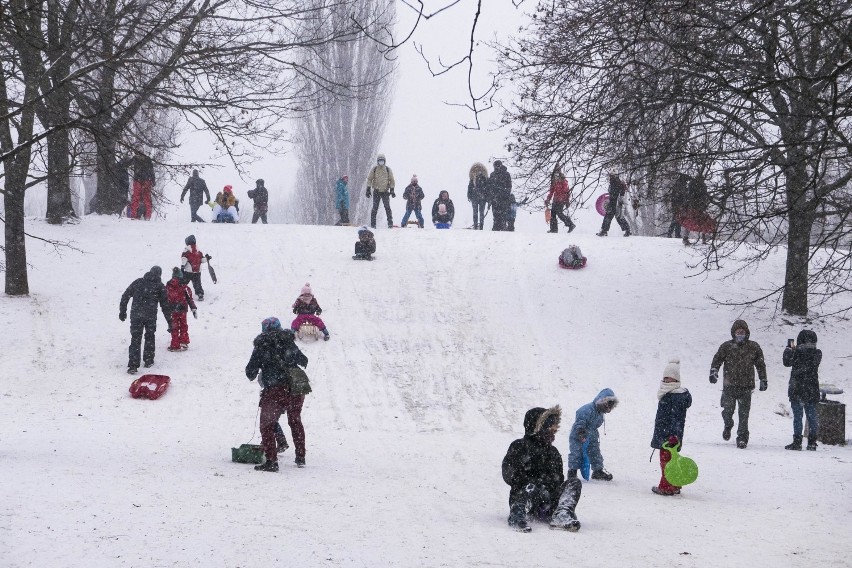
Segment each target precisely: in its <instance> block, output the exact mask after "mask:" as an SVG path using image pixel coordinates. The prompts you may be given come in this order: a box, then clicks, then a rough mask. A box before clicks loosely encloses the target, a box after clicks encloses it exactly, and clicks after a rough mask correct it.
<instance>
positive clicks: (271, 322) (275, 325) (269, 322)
mask: <svg viewBox="0 0 852 568" xmlns="http://www.w3.org/2000/svg"><path fill="white" fill-rule="evenodd" d="M274 329H281V322H280V321H279V320H278V318H276V317H269V318H266V319H265V320H263V321H262V322H260V330H261V331H263V332H267V331H272V330H274Z"/></svg>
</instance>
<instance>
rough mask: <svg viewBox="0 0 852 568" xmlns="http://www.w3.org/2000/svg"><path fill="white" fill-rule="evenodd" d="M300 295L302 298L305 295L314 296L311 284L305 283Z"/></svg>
mask: <svg viewBox="0 0 852 568" xmlns="http://www.w3.org/2000/svg"><path fill="white" fill-rule="evenodd" d="M301 295H302V296H305V295H310V296H313V295H314V293H313V292H312V291H311V283H310V282H305V285H304V286H302V292H301Z"/></svg>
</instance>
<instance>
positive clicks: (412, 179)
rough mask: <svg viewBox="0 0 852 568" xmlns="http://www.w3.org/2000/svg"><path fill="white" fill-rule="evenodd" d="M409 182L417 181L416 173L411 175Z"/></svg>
mask: <svg viewBox="0 0 852 568" xmlns="http://www.w3.org/2000/svg"><path fill="white" fill-rule="evenodd" d="M411 183H417V174H414V175H413V176H411Z"/></svg>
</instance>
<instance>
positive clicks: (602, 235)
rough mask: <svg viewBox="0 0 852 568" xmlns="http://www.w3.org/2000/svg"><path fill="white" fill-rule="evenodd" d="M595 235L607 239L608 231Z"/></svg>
mask: <svg viewBox="0 0 852 568" xmlns="http://www.w3.org/2000/svg"><path fill="white" fill-rule="evenodd" d="M595 235H596V236H598V237H605V236H606V231H601V232H600V233H595Z"/></svg>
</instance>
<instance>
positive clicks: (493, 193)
mask: <svg viewBox="0 0 852 568" xmlns="http://www.w3.org/2000/svg"><path fill="white" fill-rule="evenodd" d="M488 201H489V202H490V203H491V210H492V211H493V212H494V225H493V226H492V227H491V230H492V231H505V230H507V228H508V218H509V209H510V208H511V206H512V176H510V175H509V171H508V170H507V169H506V166H504V165H503V162H502V161H500V160H494V171H493V172H491V175H490V176H489V178H488Z"/></svg>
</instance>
